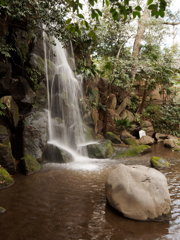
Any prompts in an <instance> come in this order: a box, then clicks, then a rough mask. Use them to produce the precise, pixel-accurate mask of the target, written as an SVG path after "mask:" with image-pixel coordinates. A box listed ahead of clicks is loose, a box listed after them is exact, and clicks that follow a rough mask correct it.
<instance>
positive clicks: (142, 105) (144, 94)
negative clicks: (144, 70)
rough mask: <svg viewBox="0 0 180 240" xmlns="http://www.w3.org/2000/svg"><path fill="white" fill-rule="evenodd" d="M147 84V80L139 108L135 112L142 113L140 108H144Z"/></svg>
mask: <svg viewBox="0 0 180 240" xmlns="http://www.w3.org/2000/svg"><path fill="white" fill-rule="evenodd" d="M147 86H148V80H147V81H146V83H145V86H144V92H143V98H142V101H141V104H140V106H139V109H138V110H137V112H138V113H140V114H141V113H142V110H143V108H144V104H145V101H146V95H147Z"/></svg>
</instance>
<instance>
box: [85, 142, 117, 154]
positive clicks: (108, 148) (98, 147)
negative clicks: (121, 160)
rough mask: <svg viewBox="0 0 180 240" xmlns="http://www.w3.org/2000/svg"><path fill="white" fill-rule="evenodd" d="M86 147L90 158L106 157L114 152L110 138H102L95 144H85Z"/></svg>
mask: <svg viewBox="0 0 180 240" xmlns="http://www.w3.org/2000/svg"><path fill="white" fill-rule="evenodd" d="M87 149H88V155H89V157H90V158H108V157H110V156H112V154H113V152H114V147H113V146H112V142H111V141H110V140H102V141H100V142H99V143H97V144H90V145H88V146H87Z"/></svg>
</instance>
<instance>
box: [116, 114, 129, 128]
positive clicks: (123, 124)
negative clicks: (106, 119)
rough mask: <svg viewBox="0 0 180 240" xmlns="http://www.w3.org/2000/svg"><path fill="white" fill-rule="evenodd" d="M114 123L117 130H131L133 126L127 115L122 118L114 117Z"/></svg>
mask: <svg viewBox="0 0 180 240" xmlns="http://www.w3.org/2000/svg"><path fill="white" fill-rule="evenodd" d="M114 123H115V124H116V128H117V129H118V130H123V129H126V130H131V129H132V127H133V124H132V122H131V121H129V120H128V119H127V117H126V118H124V119H117V120H116V118H114Z"/></svg>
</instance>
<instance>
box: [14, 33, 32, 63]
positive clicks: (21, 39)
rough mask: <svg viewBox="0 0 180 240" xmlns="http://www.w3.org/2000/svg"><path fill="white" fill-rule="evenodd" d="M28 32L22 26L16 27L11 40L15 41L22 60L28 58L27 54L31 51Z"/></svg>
mask: <svg viewBox="0 0 180 240" xmlns="http://www.w3.org/2000/svg"><path fill="white" fill-rule="evenodd" d="M28 40H29V37H28V32H27V31H26V30H23V29H21V28H14V29H13V34H12V37H11V41H12V42H13V43H14V45H15V48H16V53H17V54H18V55H19V57H20V58H21V60H23V61H24V60H26V58H27V54H28V53H29V44H28V42H29V41H28Z"/></svg>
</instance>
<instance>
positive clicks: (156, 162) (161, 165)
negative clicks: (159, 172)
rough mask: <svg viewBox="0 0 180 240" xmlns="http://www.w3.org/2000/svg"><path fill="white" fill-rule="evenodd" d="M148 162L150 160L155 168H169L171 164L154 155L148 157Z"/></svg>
mask: <svg viewBox="0 0 180 240" xmlns="http://www.w3.org/2000/svg"><path fill="white" fill-rule="evenodd" d="M150 162H151V165H152V166H153V167H154V168H156V169H160V168H169V167H170V166H171V164H170V163H169V162H168V161H166V160H165V159H163V158H160V157H156V156H153V157H152V158H151V159H150Z"/></svg>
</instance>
